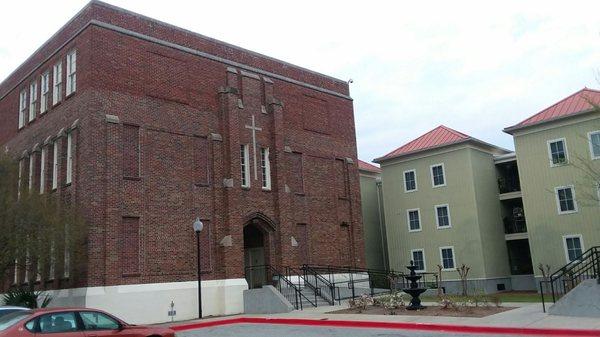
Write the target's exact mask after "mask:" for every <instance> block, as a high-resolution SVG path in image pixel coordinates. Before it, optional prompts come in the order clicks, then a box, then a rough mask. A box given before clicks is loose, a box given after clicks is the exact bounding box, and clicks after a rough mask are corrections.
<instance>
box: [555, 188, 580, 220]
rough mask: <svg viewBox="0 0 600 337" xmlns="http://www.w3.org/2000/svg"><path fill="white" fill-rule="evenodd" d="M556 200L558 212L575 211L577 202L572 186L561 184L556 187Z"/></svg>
mask: <svg viewBox="0 0 600 337" xmlns="http://www.w3.org/2000/svg"><path fill="white" fill-rule="evenodd" d="M556 202H557V204H558V214H566V213H574V212H577V202H576V201H575V191H574V187H573V186H561V187H557V188H556Z"/></svg>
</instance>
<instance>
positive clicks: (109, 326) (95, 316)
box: [79, 311, 121, 330]
mask: <svg viewBox="0 0 600 337" xmlns="http://www.w3.org/2000/svg"><path fill="white" fill-rule="evenodd" d="M79 315H80V316H81V320H82V321H83V328H84V329H85V330H117V329H119V327H120V326H121V325H120V324H119V322H117V321H116V320H115V319H113V318H112V317H109V316H107V315H105V314H103V313H100V312H92V311H82V312H80V313H79Z"/></svg>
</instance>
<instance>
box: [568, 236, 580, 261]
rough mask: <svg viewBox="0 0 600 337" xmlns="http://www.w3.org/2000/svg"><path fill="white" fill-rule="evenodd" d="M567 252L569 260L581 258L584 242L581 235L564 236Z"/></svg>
mask: <svg viewBox="0 0 600 337" xmlns="http://www.w3.org/2000/svg"><path fill="white" fill-rule="evenodd" d="M564 245H565V254H566V257H567V262H573V261H576V260H579V259H580V257H581V255H582V254H583V242H582V239H581V235H569V236H565V237H564Z"/></svg>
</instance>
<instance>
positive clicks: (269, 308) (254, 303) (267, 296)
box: [244, 285, 294, 314]
mask: <svg viewBox="0 0 600 337" xmlns="http://www.w3.org/2000/svg"><path fill="white" fill-rule="evenodd" d="M293 310H294V306H293V305H292V304H291V303H290V302H289V301H288V300H287V299H285V297H283V295H281V293H280V292H279V291H277V289H275V287H273V286H269V285H267V286H263V287H262V288H257V289H249V290H244V313H246V314H278V313H282V312H290V311H293Z"/></svg>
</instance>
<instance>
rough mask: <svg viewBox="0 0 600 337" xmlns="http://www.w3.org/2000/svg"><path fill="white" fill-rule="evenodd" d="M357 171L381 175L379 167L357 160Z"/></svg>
mask: <svg viewBox="0 0 600 337" xmlns="http://www.w3.org/2000/svg"><path fill="white" fill-rule="evenodd" d="M358 169H359V170H363V171H369V172H375V173H381V169H380V168H379V167H377V166H375V165H372V164H370V163H367V162H365V161H362V160H360V159H359V160H358Z"/></svg>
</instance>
